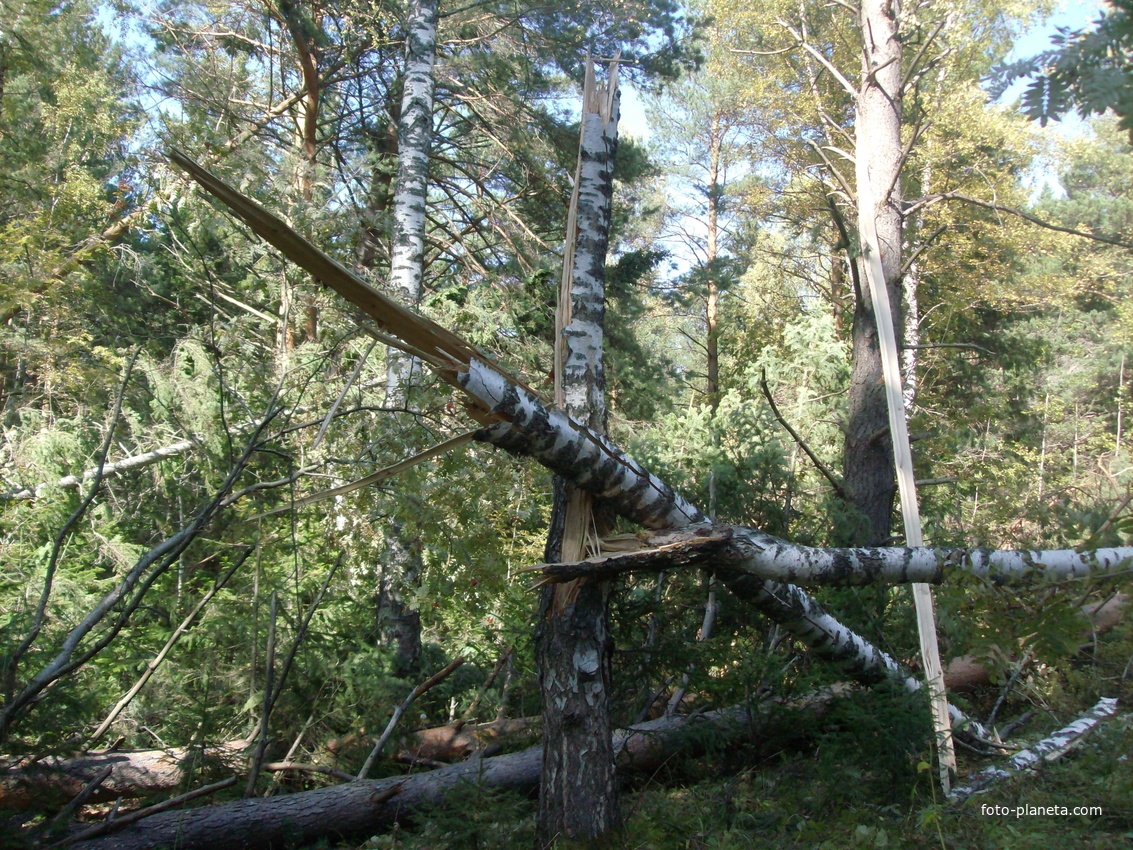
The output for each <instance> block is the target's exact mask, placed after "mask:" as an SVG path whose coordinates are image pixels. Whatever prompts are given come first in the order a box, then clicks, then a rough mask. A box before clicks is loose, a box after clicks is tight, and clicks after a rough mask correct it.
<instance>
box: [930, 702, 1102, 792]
mask: <svg viewBox="0 0 1133 850" xmlns="http://www.w3.org/2000/svg"><path fill="white" fill-rule="evenodd" d="M1116 712H1117V700H1116V699H1107V698H1104V697H1103V698H1102V699H1101V700H1099V701H1098V703H1097V705H1095V706H1094V707H1093V708H1091V709H1090V710H1089V711H1088V712H1087V713H1086V714H1084V715H1083V716H1082V717H1079V718H1078V719H1077V720H1075V721H1074V722H1073V723H1071V724H1070V725H1069V726H1064V727H1063V728H1062V729H1059V730H1058V731H1057V732H1055V733H1054V734H1053V735H1051V736H1050V737H1048V738H1044V739H1043V740H1041V741H1039V742H1038V743H1037V744H1035V745H1033V746H1031V747H1028V748H1027V749H1025V750H1021V751H1020V752H1017V753H1015V755H1013V756H1012V757H1011V759H1010V761H1008V762H1007V764H1006V765H1004V766H1002V767H999V766H996V767H989V768H988V769H987V770H984V771H981V772H979V773H977V774H976V775H975V776H971V777H968V781H967V782H965V783H964V784H963V785H961V786H959V787H957V788H954V789H952V793H950V794H949V795H948V797H949V800H950V801H951V802H952V803H953V804H956V803H962V802H963V801H964V800H966V799H967V798H968V797H971V796H972V795H973V794H978V793H979V792H980V791H983V790H984V789H985V788H987V787H988V786H989V785H991V784H992V783H994V782H997V781H998V780H1000V779H1008V778H1010V777H1011V776H1014V775H1015V774H1016V773H1019V772H1020V771H1024V770H1034V769H1035V768H1038V767H1040V766H1041V765H1043V764H1047V763H1050V762H1053V761H1057V760H1058V759H1059V758H1061V757H1062V756H1063V755H1065V754H1066V753H1067V752H1068V751H1069V750H1070V749H1071V748H1072V747H1074V746H1075V745H1077V744H1078V742H1079V741H1081V740H1082V738H1083V737H1085V736H1086V735H1087V734H1089V733H1090V732H1091V731H1093V730H1094V729H1095V728H1096V727H1097V726H1098V724H1100V723H1101V722H1102V721H1103V720H1105V719H1106V718H1107V717H1111V716H1113V715H1114V714H1115V713H1116Z"/></svg>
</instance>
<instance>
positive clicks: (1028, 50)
mask: <svg viewBox="0 0 1133 850" xmlns="http://www.w3.org/2000/svg"><path fill="white" fill-rule="evenodd" d="M1104 8H1105V4H1104V3H1103V2H1099V0H1085V2H1084V0H1063V2H1062V3H1061V4H1059V6H1058V8H1057V9H1056V10H1055V12H1054V14H1052V15H1051V16H1050V17H1049V18H1048V19H1047V20H1046V21H1044V22H1043V23H1042V24H1039V25H1038V26H1036V27H1033V28H1032V29H1030V30H1029V31H1028V32H1026V33H1024V34H1023V35H1022V36H1021V37H1020V38H1019V40H1018V41H1017V42H1016V43H1015V49H1014V50H1012V52H1011V54H1010V55H1009V56H1008V57H1007V59H1008V60H1009V61H1010V60H1015V59H1023V58H1025V57H1027V56H1034V55H1035V54H1036V53H1042V52H1043V51H1044V50H1047V49H1048V48H1049V47H1050V37H1051V36H1052V35H1054V34H1055V32H1057V29H1058V27H1069V28H1070V29H1082V28H1083V27H1087V26H1089V25H1090V24H1091V23H1093V22H1094V21H1095V20H1097V19H1098V18H1099V17H1100V16H1101V14H1102V10H1103V9H1104ZM1024 85H1025V83H1018V84H1017V85H1016V86H1014V87H1012V88H1011V89H1009V90H1008V92H1007V94H1006V95H1005V96H1004V100H1005V101H1009V100H1011V99H1013V98H1016V97H1018V96H1019V95H1020V94H1021V93H1022V90H1023V86H1024ZM1070 125H1071V126H1070V128H1069V129H1071V132H1075V130H1074V129H1073V125H1074V121H1073V120H1071V122H1070ZM619 129H620V131H621V132H623V133H628V134H629V135H631V136H634V137H636V138H638V139H640V140H642V141H648V140H649V137H650V135H651V132H650V129H649V122H648V120H647V119H646V117H645V109H644V106H643V104H642V102H641V98H640V97H639V96H638V94H637V91H636V90H635V89H634V88H633V87H632V86H630V85H628V84H626V83H624V82H623V84H622V116H621V122H620V127H619Z"/></svg>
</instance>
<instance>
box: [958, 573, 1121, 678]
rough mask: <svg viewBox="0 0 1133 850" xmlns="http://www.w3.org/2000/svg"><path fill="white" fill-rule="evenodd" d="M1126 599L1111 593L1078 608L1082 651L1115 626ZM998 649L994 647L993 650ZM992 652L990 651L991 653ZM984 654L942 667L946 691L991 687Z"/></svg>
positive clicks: (1000, 657)
mask: <svg viewBox="0 0 1133 850" xmlns="http://www.w3.org/2000/svg"><path fill="white" fill-rule="evenodd" d="M1129 603H1130V598H1129V596H1128V595H1127V594H1125V593H1120V592H1118V593H1115V594H1113V596H1111V597H1109V598H1108V599H1106V600H1104V601H1102V602H1093V603H1091V604H1089V605H1083V606H1082V617H1083V619H1084V620H1085V621H1086V622H1085V625H1086V626H1087V630H1086V631H1085V632H1084V634H1083V635H1082V639H1083V641H1086V643H1084V644H1083V646H1082V647H1080V649H1082V650H1083V651H1086V650H1088V649H1089V647H1091V646H1093V639H1094V637H1096V636H1097V635H1099V634H1101V633H1102V632H1105V631H1108V630H1109V629H1112V628H1113V627H1114V626H1116V625H1117V624H1118V623H1120V622H1121V620H1122V619H1123V618H1124V616H1125V613H1126V612H1127V611H1128V610H1129ZM994 649H998V648H994ZM993 651H994V650H993ZM996 655H997V659H998V660H1000V661H1002V662H1004V663H1007V662H1009V660H1010V658H1009V656H1008V655H1007V653H1006V652H1003V651H1002V650H999V651H998V653H996ZM987 658H988V654H987V653H985V654H983V655H975V654H969V655H961V656H958V657H956V658H953V659H952V660H950V661H949V662H948V663H947V664H946V665H945V666H944V684H945V685H946V686H947V687H948V690H950V691H959V692H965V691H974V690H976V689H978V688H982V687H986V686H988V685H990V684H992V670H991V668H990V667H989V666H988V664H987Z"/></svg>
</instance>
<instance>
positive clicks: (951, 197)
mask: <svg viewBox="0 0 1133 850" xmlns="http://www.w3.org/2000/svg"><path fill="white" fill-rule="evenodd" d="M938 201H961V202H963V203H965V204H971V205H972V206H976V207H982V208H983V209H985V210H992V211H994V212H1002V213H1007V214H1008V215H1013V216H1016V217H1018V218H1021V219H1023V220H1024V221H1029V222H1030V223H1031V224H1036V225H1038V226H1039V227H1045V228H1046V229H1047V230H1054V231H1056V232H1058V233H1068V234H1070V235H1071V236H1081V237H1082V238H1083V239H1090V240H1093V241H1094V242H1101V243H1103V244H1105V245H1116V246H1117V247H1119V248H1130V249H1133V242H1128V241H1126V240H1124V239H1122V238H1120V237H1118V236H1106V235H1104V234H1098V233H1089V232H1087V231H1085V230H1078V229H1076V228H1073V227H1063V226H1062V225H1060V224H1055V223H1053V222H1050V221H1046V220H1044V219H1041V218H1039V217H1038V216H1036V215H1032V214H1031V213H1029V212H1024V211H1023V210H1020V209H1016V208H1015V207H1009V206H1006V205H1005V204H997V203H994V202H992V201H985V200H982V199H981V198H973V197H971V196H970V195H961V194H960V193H959V192H941V193H939V194H935V195H926V196H925V197H923V198H921V199H920V200H918V201H916V202H914V203H912V204H910V205H909V206H907V207H906V208H905V209H904V214H905V215H906V216H909V215H911V214H912V213H913V212H915V211H916V210H918V209H920V208H921V207H926V206H928V205H930V204H934V203H937V202H938Z"/></svg>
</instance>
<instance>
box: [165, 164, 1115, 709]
mask: <svg viewBox="0 0 1133 850" xmlns="http://www.w3.org/2000/svg"><path fill="white" fill-rule="evenodd" d="M170 159H171V160H172V161H173V162H174V163H175V164H177V165H178V166H179V167H181V168H183V169H185V170H186V171H188V172H189V173H190V174H191V175H192V177H193V178H194V179H195V180H196V181H197V182H198V183H199V184H200V185H201V186H202V187H203V188H204V189H206V190H207V191H208V192H209V193H210V194H212V195H213V196H214V197H216V198H217V199H218V200H220V201H221V202H223V203H224V204H225V205H227V206H228V207H229V208H230V209H232V211H233V212H234V213H236V214H237V215H239V216H240V218H241V219H242V220H243V221H244V222H245V223H246V224H247V225H248V226H249V227H250V228H251V229H252V230H254V231H255V232H256V233H257V234H259V235H260V236H261V237H262V238H264V239H265V240H267V241H268V242H269V243H271V244H272V245H274V246H275V247H276V248H278V249H279V250H280V251H281V252H283V254H284V255H285V256H286V257H287V258H288V259H290V260H291V261H292V262H294V263H296V264H297V265H299V266H301V267H302V268H304V269H306V270H307V271H309V272H311V273H312V274H313V275H314V276H315V277H316V278H318V279H319V280H320V281H321V282H322V283H323V285H324V286H328V287H330V288H331V289H333V290H335V291H336V292H338V293H339V294H340V295H341V296H342V297H343V298H345V299H346V300H348V301H350V302H351V303H352V304H354V305H355V306H357V307H359V308H360V309H362V310H363V311H364V312H365V313H366V314H367V315H368V316H369V317H370V318H372V319H373V320H374V321H376V322H377V323H378V324H379V325H380V326H381V327H382V328H383V329H384V330H385V332H387V333H388V334H390V335H391V336H390V337H389V339H394V338H396V340H397V341H398V342H399V344H400V345H401V346H402V347H403V350H405V351H407V352H409V353H412V354H414V355H415V356H418V357H420V358H421V359H422V361H423V362H425V363H428V364H429V365H430V366H431V367H432V368H433V369H434V371H435V372H436V374H437V376H438V377H440V378H441V379H442V380H444V381H445V382H447V383H449V384H450V385H451V386H453V387H454V388H455V389H458V390H460V391H462V392H463V393H464V394H465V396H466V402H467V409H468V412H469V414H470V415H471V416H473V418H475V419H476V420H477V421H479V422H480V423H481V424H482V425H484V427H483V428H482V429H481V430H479V431H477V432H476V438H477V439H479V440H481V441H484V442H488V443H491V444H493V445H495V446H497V447H499V448H503V449H505V450H507V451H509V452H511V453H513V454H516V455H519V456H522V457H530V458H532V459H534V460H536V461H537V462H539V463H540V464H542V465H543V466H545V467H547V468H548V469H549V470H551V471H552V472H554V473H556V474H559V475H562V476H563V478H565V479H566V480H568V481H569V482H571V483H572V484H574V485H575V486H577V487H580V488H582V489H584V490H586V491H587V492H589V493H591V494H592V495H594V496H596V497H597V498H598V499H599V500H600V501H601V502H602V503H604V504H605V505H606V506H607V507H609V509H611V510H613V511H615V512H616V513H618V514H619V515H621V516H624V517H626V518H627V519H630V520H632V521H633V522H637V523H639V524H641V525H643V526H645V527H646V528H649V529H653V530H662V529H672V528H686V527H688V526H692V525H697V524H704V523H705V522H706V518H705V516H704V515H703V514H702V513H701V512H700V510H699V509H697V508H696V507H694V506H693V505H691V504H690V503H689V502H688V501H687V500H685V499H684V498H683V497H682V496H680V495H679V494H678V493H676V492H675V491H674V490H673V489H672V488H671V487H670V486H669V485H668V484H666V483H665V482H664V481H662V480H661V479H660V478H658V477H657V476H656V475H653V474H652V473H651V472H649V471H648V470H647V469H645V468H644V467H642V466H641V465H640V464H639V463H637V461H635V460H633V459H632V458H631V457H629V456H628V455H626V454H625V453H624V452H622V451H621V450H620V449H619V448H618V447H617V446H615V445H614V444H613V443H611V442H610V441H609V440H608V439H607V438H605V437H600V436H598V435H596V434H593V433H591V432H590V431H589V429H587V428H586V427H585V426H583V425H580V424H579V423H577V422H575V421H574V420H572V419H571V418H570V417H569V416H567V415H566V414H565V413H564V412H563V411H561V410H556V409H554V408H553V407H551V406H550V405H548V404H547V402H546V401H545V400H544V399H542V398H540V397H539V395H538V394H537V393H535V392H534V391H533V390H531V389H530V388H529V387H527V386H526V385H524V384H523V382H521V381H519V380H518V379H516V378H513V377H510V376H508V375H507V373H506V372H505V371H504V370H503V369H502V368H501V367H500V366H498V365H497V364H495V363H493V362H492V360H491V359H490V358H489V357H487V356H486V355H484V354H483V353H482V352H479V351H478V350H477V349H476V348H475V347H474V346H472V345H470V344H469V343H468V342H467V341H465V340H464V339H462V338H460V337H459V336H457V335H456V334H454V333H452V332H451V331H449V330H447V329H445V328H443V327H441V326H440V325H438V324H436V323H435V322H433V321H431V320H429V319H426V318H424V317H423V316H420V315H418V314H416V313H414V312H413V311H412V310H410V309H408V308H406V307H404V306H402V305H400V304H398V303H396V302H394V301H393V300H392V299H390V298H388V297H386V296H384V295H382V294H381V293H379V292H377V291H376V290H374V289H373V288H371V287H370V286H369V285H367V284H366V283H365V282H364V281H362V280H361V279H360V278H359V277H357V276H356V275H354V274H352V273H351V272H350V271H348V270H347V269H346V268H345V267H344V266H343V265H342V264H340V263H338V262H337V261H335V260H332V259H331V258H330V257H328V256H327V255H326V254H324V253H323V252H322V251H320V250H318V249H317V248H315V247H314V246H313V245H311V244H310V243H309V242H307V241H306V240H305V239H303V238H302V237H300V236H299V235H298V234H296V233H295V232H294V231H293V230H291V228H289V227H288V226H287V225H286V224H284V223H283V222H282V221H281V220H280V219H279V218H278V217H276V216H274V215H272V214H271V213H269V212H267V210H265V209H264V208H263V207H261V206H260V205H259V204H256V203H255V202H254V201H251V200H249V199H247V198H245V197H244V196H243V195H241V194H240V193H238V192H236V191H235V190H233V189H232V188H231V187H229V186H227V185H226V184H225V183H224V182H223V181H221V180H219V179H218V178H216V177H215V176H214V175H212V174H210V173H209V172H208V171H206V170H205V169H202V168H201V167H200V166H198V165H197V164H196V163H194V162H193V161H192V160H190V159H189V158H188V157H186V156H184V155H183V154H181V153H178V152H171V153H170ZM753 531H754V530H753ZM755 533H756V534H757V535H761V534H762V532H755ZM765 537H767V538H768V539H770V540H775V538H770V536H769V535H765ZM775 545H777V546H781V547H782V548H781V552H782V557H783V559H784V560H783V563H784V564H785V565H786V566H787V567H788V569H789V568H790V567H791V565H792V564H803V563H806V562H808V561H810V560H812V559H818V560H819V561H820V562H825V561H828V560H834V561H835V563H838V564H841V563H842V561H841V560H840V558H841V556H840V554H839V553H840V552H841V551H842V550H826V549H813V548H810V547H806V546H799V545H796V544H793V543H789V542H786V541H776V544H775ZM860 551H868V552H876V553H883V554H882V555H881V556H880V560H881V562H882V563H884V564H886V565H887V569H890V570H896V571H898V572H899V571H900V570H901V569H902V568H903V566H902V565H904V564H905V562H906V559H907V558H909V557H910V556H909V555H908V553H907V550H905V549H902V548H879V549H872V550H860ZM931 551H933V552H934V553H935V552H936V551H937V550H931ZM967 551H972V552H978V551H987V550H967ZM1119 551H1120V550H1119ZM1055 555H1056V556H1057V553H1055ZM1129 555H1133V550H1131V551H1130V552H1129V553H1128V554H1127V555H1125V556H1122V557H1128V556H1129ZM933 557H934V560H935V557H936V556H935V554H934V556H933ZM1016 557H1022V564H1023V567H1024V568H1025V567H1026V563H1027V561H1034V559H1035V554H1034V553H1030V555H1028V556H1016ZM1060 557H1061V556H1058V557H1057V558H1056V559H1058V558H1060ZM1086 557H1087V559H1088V558H1089V556H1088V555H1087V556H1086ZM1005 558H1006V559H1007V561H1008V562H1014V561H1015V560H1016V558H1013V557H1012V556H1011V553H1007V555H1006V556H1005ZM1044 560H1045V556H1044ZM854 563H856V562H854ZM725 584H726V585H727V586H728V588H729V590H731V591H732V592H733V593H734V594H735V595H736V596H737V597H739V598H740V599H742V600H744V601H746V602H748V603H749V604H752V605H754V606H755V607H757V608H758V609H759V610H761V611H763V612H764V613H765V614H767V615H768V616H769V617H771V618H772V619H773V620H775V621H776V622H778V623H780V624H781V625H782V626H783V627H784V628H786V629H787V630H788V631H790V632H791V633H792V634H793V635H794V637H795V638H796V639H797V640H799V641H800V642H801V643H803V644H804V645H805V646H806V647H807V648H808V649H809V650H810V651H811V652H814V653H816V654H818V655H819V656H821V657H823V658H827V659H829V660H831V661H834V662H836V663H838V664H839V665H840V666H841V667H842V669H844V670H845V672H846V673H847V674H848V675H850V676H852V677H854V678H855V679H857V680H858V681H861V682H863V683H867V684H869V683H875V682H878V681H880V680H882V679H885V678H888V677H894V676H895V677H897V678H898V679H899V680H900V681H902V682H904V683H906V684H907V686H908V687H911V688H913V689H917V688H919V687H920V683H919V682H917V681H916V680H910V679H909V678H908V676H907V674H906V673H905V671H903V670H902V668H901V667H900V665H898V664H897V662H896V661H894V660H893V659H892V658H891V657H889V656H888V655H887V654H885V653H884V652H882V651H881V650H879V649H877V648H876V647H875V646H873V645H872V644H870V643H869V642H868V641H866V640H865V639H864V638H862V637H861V636H860V635H858V634H856V633H854V632H853V631H852V630H850V629H849V628H847V627H846V626H845V625H843V624H842V623H840V622H839V621H838V620H837V619H836V618H835V617H833V616H831V615H830V614H829V613H827V612H826V611H825V610H824V609H823V608H822V607H821V606H820V605H819V604H818V603H817V602H816V601H815V600H814V599H813V598H812V597H811V596H809V595H808V594H807V593H806V592H805V591H803V590H802V589H801V588H800V587H798V586H797V585H795V584H787V583H784V582H781V581H771V580H768V579H765V578H761V577H760V576H758V575H755V574H740V575H736V574H732V575H730V576H729V577H728V578H727V579H726V581H725ZM953 719H954V721H955V714H954V713H953Z"/></svg>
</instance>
